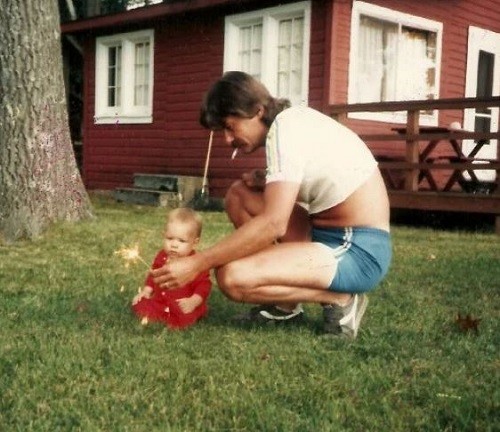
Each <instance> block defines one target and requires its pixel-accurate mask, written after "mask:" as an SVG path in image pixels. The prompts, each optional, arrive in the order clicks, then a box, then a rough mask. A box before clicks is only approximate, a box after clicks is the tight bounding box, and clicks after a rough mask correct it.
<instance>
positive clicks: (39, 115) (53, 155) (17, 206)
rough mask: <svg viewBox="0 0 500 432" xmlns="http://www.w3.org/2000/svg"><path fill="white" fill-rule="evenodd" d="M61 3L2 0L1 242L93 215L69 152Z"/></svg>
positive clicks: (0, 12)
mask: <svg viewBox="0 0 500 432" xmlns="http://www.w3.org/2000/svg"><path fill="white" fill-rule="evenodd" d="M57 7H58V6H57V0H44V1H39V0H24V1H22V2H17V1H11V0H0V40H1V41H2V43H1V44H0V97H1V103H0V240H1V238H2V237H3V239H4V240H5V241H14V240H16V239H19V238H23V237H24V238H34V237H36V236H38V235H39V234H40V233H41V232H43V231H44V230H45V229H46V228H47V227H48V226H49V225H50V224H51V223H53V222H56V221H77V220H80V219H84V218H87V217H91V216H92V213H91V205H90V201H89V198H88V195H87V193H86V191H85V188H84V186H83V183H82V180H81V178H80V174H79V172H78V170H77V166H76V160H75V156H74V152H73V148H72V143H71V138H70V133H69V126H68V115H67V107H66V98H65V92H64V80H63V72H62V55H61V40H60V30H59V13H58V9H57Z"/></svg>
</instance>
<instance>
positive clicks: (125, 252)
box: [115, 244, 149, 268]
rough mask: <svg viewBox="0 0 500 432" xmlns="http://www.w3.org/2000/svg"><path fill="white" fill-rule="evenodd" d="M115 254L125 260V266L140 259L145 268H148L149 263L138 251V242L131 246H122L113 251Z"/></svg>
mask: <svg viewBox="0 0 500 432" xmlns="http://www.w3.org/2000/svg"><path fill="white" fill-rule="evenodd" d="M115 255H118V256H119V257H120V258H123V260H124V261H125V267H128V266H129V265H130V264H134V263H136V262H137V261H140V262H142V263H143V264H144V265H145V266H146V267H147V268H149V264H148V263H147V262H146V261H144V260H143V259H142V257H141V254H140V253H139V245H138V244H135V245H133V246H132V247H122V248H120V249H118V250H116V251H115Z"/></svg>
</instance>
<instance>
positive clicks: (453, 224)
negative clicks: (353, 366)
mask: <svg viewBox="0 0 500 432" xmlns="http://www.w3.org/2000/svg"><path fill="white" fill-rule="evenodd" d="M391 223H392V224H394V225H406V226H410V227H419V228H432V229H439V230H449V231H467V232H478V233H488V234H490V233H493V232H494V231H495V215H493V214H478V213H457V212H444V211H424V210H392V211H391Z"/></svg>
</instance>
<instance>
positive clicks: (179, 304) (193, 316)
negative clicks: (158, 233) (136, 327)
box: [132, 208, 212, 329]
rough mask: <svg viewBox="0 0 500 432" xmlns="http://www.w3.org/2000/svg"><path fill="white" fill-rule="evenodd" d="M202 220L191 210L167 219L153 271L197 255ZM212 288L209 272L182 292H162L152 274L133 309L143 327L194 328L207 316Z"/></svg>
mask: <svg viewBox="0 0 500 432" xmlns="http://www.w3.org/2000/svg"><path fill="white" fill-rule="evenodd" d="M201 229H202V220H201V217H200V215H199V214H198V213H196V212H195V211H194V210H191V209H190V208H178V209H175V210H172V211H171V212H170V213H169V215H168V218H167V224H166V227H165V236H164V239H163V249H162V250H160V251H159V252H158V254H157V255H156V258H155V259H154V262H153V265H152V269H153V270H154V269H157V268H160V267H162V266H163V265H164V264H165V263H166V262H167V261H169V260H174V259H176V258H178V257H185V256H188V255H191V254H194V253H196V252H195V247H196V245H197V244H198V242H199V240H200V236H201ZM211 288H212V283H211V281H210V274H209V272H208V271H207V272H203V273H200V274H199V275H198V276H197V277H196V279H195V280H194V281H193V282H191V283H189V284H187V285H185V286H182V287H179V288H175V289H168V288H161V287H159V286H158V285H156V284H155V283H154V282H153V278H152V277H151V275H150V274H149V275H148V277H147V279H146V282H145V286H144V288H143V289H142V290H141V291H140V292H139V294H137V295H136V296H135V297H134V299H133V300H132V309H133V311H134V312H135V314H136V315H137V316H138V317H139V318H142V320H143V322H144V323H147V322H150V321H156V322H162V323H164V324H165V325H166V326H168V327H170V328H177V329H179V328H184V327H188V326H190V325H193V324H195V323H196V322H197V321H198V320H199V319H200V318H202V317H204V316H205V315H206V314H207V312H208V308H207V299H208V296H209V294H210V290H211Z"/></svg>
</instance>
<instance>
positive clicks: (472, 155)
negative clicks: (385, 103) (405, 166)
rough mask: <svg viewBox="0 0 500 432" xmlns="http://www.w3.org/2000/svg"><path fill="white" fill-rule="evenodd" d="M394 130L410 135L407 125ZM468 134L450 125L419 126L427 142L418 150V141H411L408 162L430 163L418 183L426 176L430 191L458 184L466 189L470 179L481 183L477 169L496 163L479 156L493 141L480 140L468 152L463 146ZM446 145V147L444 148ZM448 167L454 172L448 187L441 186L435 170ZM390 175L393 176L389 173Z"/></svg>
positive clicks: (420, 132) (420, 135)
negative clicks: (465, 151)
mask: <svg viewBox="0 0 500 432" xmlns="http://www.w3.org/2000/svg"><path fill="white" fill-rule="evenodd" d="M391 129H392V130H393V131H395V132H397V133H398V134H401V135H406V134H407V132H408V129H407V127H394V128H391ZM467 133H468V131H465V130H460V129H455V128H450V127H446V126H420V127H419V142H420V143H422V142H423V143H424V145H423V146H421V145H418V146H417V147H416V149H418V153H416V152H415V151H414V150H413V149H412V146H413V145H414V141H412V140H407V144H408V145H409V146H410V149H409V150H408V151H407V155H410V160H408V162H414V163H416V162H418V163H420V164H428V166H423V167H422V169H421V170H420V173H419V175H418V181H417V183H418V184H420V183H421V182H422V180H423V179H426V180H427V183H428V185H429V188H430V190H433V191H439V190H442V191H449V190H451V189H452V187H453V186H454V185H455V184H458V185H459V186H460V187H461V188H462V189H464V188H465V187H466V186H465V185H466V184H467V182H469V181H472V182H476V183H478V182H479V180H478V178H477V176H476V174H475V172H474V171H475V170H476V169H479V168H485V169H488V166H489V164H490V163H493V162H494V161H493V160H488V159H477V158H476V155H477V154H478V153H479V152H480V151H481V149H482V148H483V146H485V145H488V144H489V140H487V139H478V140H476V141H475V143H474V147H473V149H472V150H471V151H470V152H469V153H468V154H465V153H464V151H463V147H462V145H461V137H462V136H464V134H467ZM444 146H446V148H444V149H443V147H444ZM447 150H448V152H447ZM446 153H448V154H446ZM415 159H416V160H415ZM444 163H446V165H442V166H441V167H436V165H437V164H444ZM445 167H446V168H447V169H448V170H450V174H449V177H448V180H447V181H446V182H445V184H444V186H443V187H442V188H440V187H439V186H438V182H437V181H436V179H435V177H434V175H433V171H434V169H435V168H442V169H444V168H445ZM465 173H467V174H468V176H469V178H467V177H466V176H465ZM388 178H389V179H390V178H391V176H390V175H389V174H388ZM390 181H391V180H390Z"/></svg>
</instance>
